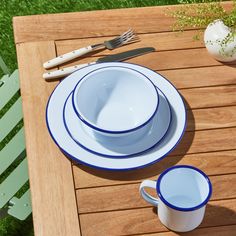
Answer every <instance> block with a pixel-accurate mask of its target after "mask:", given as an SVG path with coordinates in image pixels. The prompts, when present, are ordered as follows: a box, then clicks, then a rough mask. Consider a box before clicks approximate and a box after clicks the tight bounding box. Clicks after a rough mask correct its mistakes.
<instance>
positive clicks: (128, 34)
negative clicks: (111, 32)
mask: <svg viewBox="0 0 236 236" xmlns="http://www.w3.org/2000/svg"><path fill="white" fill-rule="evenodd" d="M132 35H133V30H131V29H129V30H128V31H126V32H124V33H123V34H121V35H120V36H118V37H116V38H114V39H112V40H109V41H110V43H112V44H113V43H115V44H116V43H117V42H118V43H119V42H120V41H121V40H123V39H124V38H127V37H131V36H132Z"/></svg>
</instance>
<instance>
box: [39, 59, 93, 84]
mask: <svg viewBox="0 0 236 236" xmlns="http://www.w3.org/2000/svg"><path fill="white" fill-rule="evenodd" d="M95 63H96V62H90V63H85V64H80V65H76V66H70V67H66V68H63V69H60V70H54V71H50V72H46V73H44V74H43V78H44V79H45V80H47V81H50V80H55V79H59V78H61V77H65V76H67V75H70V74H71V73H73V72H74V71H76V70H78V69H80V68H83V67H85V66H88V65H92V64H95Z"/></svg>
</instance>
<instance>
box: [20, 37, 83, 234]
mask: <svg viewBox="0 0 236 236" xmlns="http://www.w3.org/2000/svg"><path fill="white" fill-rule="evenodd" d="M17 53H18V65H19V68H20V78H21V81H20V86H21V96H22V101H23V114H24V127H25V136H26V149H27V156H28V157H30V158H28V165H29V176H30V190H31V196H32V199H33V202H32V209H33V220H34V227H35V231H36V232H37V234H38V235H80V226H79V221H78V220H79V219H78V213H77V205H76V199H75V193H74V182H73V176H72V172H71V162H70V161H69V160H68V159H66V158H64V156H63V155H62V153H61V152H60V150H59V149H58V148H57V147H56V146H55V144H54V142H53V141H52V139H51V137H50V135H49V133H48V131H47V127H46V121H45V108H46V105H47V101H48V97H49V95H50V93H51V92H52V90H53V88H54V87H55V85H56V84H57V82H54V83H45V82H44V81H43V80H42V78H41V76H40V75H41V74H42V72H43V69H42V62H43V61H44V58H46V57H52V56H55V47H54V42H53V41H46V42H34V43H24V44H18V45H17ZM28 58H31V61H30V63H29V61H28ZM23 78H24V79H23ZM38 117H41V119H38ZM32 124H35V125H32ZM34 165H35V166H37V168H34ZM54 199H57V201H55V200H54ZM45 222H47V223H46V224H45ZM71 224H72V225H74V227H71V226H70V225H71ZM42 225H43V227H42Z"/></svg>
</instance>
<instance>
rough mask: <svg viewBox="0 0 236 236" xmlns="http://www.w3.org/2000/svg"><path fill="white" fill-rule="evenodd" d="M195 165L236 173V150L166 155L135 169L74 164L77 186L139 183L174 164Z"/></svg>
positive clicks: (217, 172)
mask: <svg viewBox="0 0 236 236" xmlns="http://www.w3.org/2000/svg"><path fill="white" fill-rule="evenodd" d="M175 164H179V165H193V166H196V167H197V168H200V169H201V170H203V171H204V172H206V173H207V174H208V175H224V174H230V173H236V150H232V151H222V152H210V153H201V154H187V155H184V156H183V157H182V156H171V157H166V158H165V159H163V160H162V161H161V162H159V163H156V164H154V165H151V166H149V167H148V168H145V169H141V170H134V171H127V172H123V173H122V175H121V174H120V173H119V172H111V171H110V172H107V171H102V170H94V169H91V168H89V167H80V168H79V167H77V166H73V172H74V177H75V187H76V188H77V189H78V188H91V187H99V186H112V185H117V184H118V185H119V184H127V183H138V182H140V181H141V180H143V179H147V178H153V179H156V178H157V176H158V174H160V173H161V172H162V171H164V170H165V169H167V168H169V167H170V166H172V165H175Z"/></svg>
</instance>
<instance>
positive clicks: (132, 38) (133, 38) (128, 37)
mask: <svg viewBox="0 0 236 236" xmlns="http://www.w3.org/2000/svg"><path fill="white" fill-rule="evenodd" d="M137 41H139V38H138V36H137V35H136V34H135V33H134V31H133V30H132V29H129V30H128V31H126V32H124V33H123V34H121V35H120V36H118V37H116V38H113V39H111V40H109V41H104V42H103V43H99V44H94V45H90V46H87V47H84V48H80V49H77V50H74V51H72V52H68V53H66V54H63V55H61V56H58V57H56V58H53V59H51V60H49V61H47V62H45V63H44V64H43V67H44V68H45V69H49V68H52V67H55V66H58V65H60V64H63V63H65V62H67V61H70V60H72V59H75V58H77V57H80V56H82V55H85V54H87V53H89V52H92V51H94V50H96V49H99V48H104V49H105V48H107V49H109V50H113V49H115V48H117V47H120V46H123V45H125V44H128V43H134V42H137Z"/></svg>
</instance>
